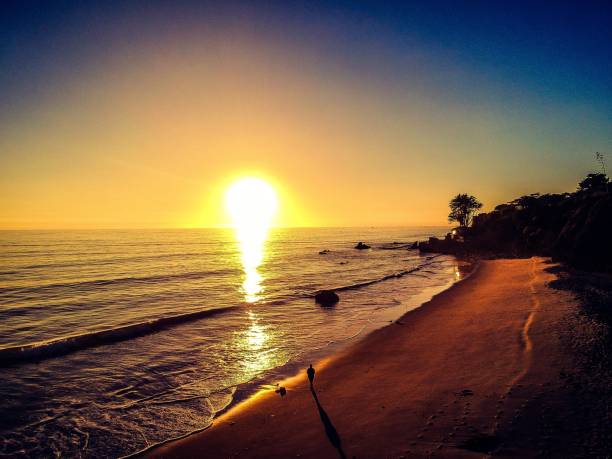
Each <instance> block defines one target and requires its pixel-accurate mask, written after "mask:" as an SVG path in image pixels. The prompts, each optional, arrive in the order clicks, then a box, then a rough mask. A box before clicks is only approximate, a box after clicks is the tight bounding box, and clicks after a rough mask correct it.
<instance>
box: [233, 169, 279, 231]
mask: <svg viewBox="0 0 612 459" xmlns="http://www.w3.org/2000/svg"><path fill="white" fill-rule="evenodd" d="M225 204H226V207H227V211H228V213H229V215H230V217H231V218H232V221H233V223H234V226H235V227H236V228H237V229H244V228H251V229H253V228H260V227H264V228H266V229H267V228H268V227H269V226H270V222H271V220H272V218H273V217H274V214H275V213H276V208H277V206H278V200H277V198H276V192H275V191H274V188H272V186H271V185H270V184H269V183H268V182H266V181H265V180H262V179H259V178H252V177H249V178H244V179H241V180H238V181H237V182H234V183H233V184H232V185H231V186H230V187H229V188H228V190H227V194H226V195H225Z"/></svg>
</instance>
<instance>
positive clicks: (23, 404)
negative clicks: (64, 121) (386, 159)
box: [0, 227, 461, 457]
mask: <svg viewBox="0 0 612 459" xmlns="http://www.w3.org/2000/svg"><path fill="white" fill-rule="evenodd" d="M445 231H446V230H445V228H441V227H432V228H423V227H420V228H318V229H313V228H308V229H306V228H301V229H298V228H294V229H272V230H270V231H269V233H268V235H267V239H266V240H265V241H263V240H262V241H258V242H255V243H254V244H253V243H252V242H253V241H251V244H250V245H249V244H248V243H247V244H245V243H244V241H242V242H240V241H237V239H236V237H235V235H234V232H233V231H232V230H231V229H184V230H182V229H181V230H178V229H177V230H124V231H119V230H112V231H111V230H92V231H2V232H0V438H1V443H0V456H1V457H121V456H125V455H129V454H132V453H134V452H137V451H140V450H142V449H145V448H148V447H150V446H152V445H155V444H157V443H159V442H163V441H166V440H168V439H172V438H176V437H180V436H182V435H186V434H188V433H190V432H194V431H197V430H201V429H204V428H206V427H207V426H209V425H210V423H211V422H212V420H213V418H214V416H215V415H216V414H218V413H220V412H222V411H223V410H226V409H227V408H228V407H230V406H232V405H233V404H235V403H237V402H239V401H240V400H243V399H244V398H245V397H248V396H249V395H251V394H253V393H254V392H255V391H257V390H259V389H262V388H272V387H274V386H273V384H274V383H275V382H278V381H279V380H281V379H282V378H284V377H287V376H291V375H293V374H295V373H296V372H298V371H302V369H303V368H304V367H305V366H307V364H308V363H311V362H316V360H317V359H321V358H323V357H325V356H327V355H330V354H331V353H333V352H336V351H337V350H339V349H341V348H342V347H344V346H346V345H348V344H350V343H351V342H354V341H355V340H357V339H359V338H360V337H362V336H364V335H365V334H367V333H368V332H370V331H372V330H374V329H376V328H380V327H382V326H385V325H387V324H389V323H390V322H391V321H393V320H395V319H397V318H399V317H400V316H401V315H402V314H404V313H405V312H407V311H409V310H411V309H414V308H417V307H419V306H420V305H421V304H423V303H424V302H425V301H427V300H429V299H430V298H431V297H432V296H433V295H435V294H436V293H439V292H440V291H442V290H444V289H446V288H448V287H449V286H450V285H452V284H453V283H454V282H456V281H457V280H458V279H459V278H460V277H461V274H460V269H459V264H458V262H457V261H456V260H455V259H454V258H453V257H451V256H445V255H435V254H427V255H420V254H419V252H418V251H417V250H414V249H410V248H409V247H410V243H412V242H413V241H415V240H422V239H426V238H427V237H428V236H432V235H437V236H439V235H441V234H443V233H444V232H445ZM359 241H364V242H365V243H366V244H368V245H370V246H371V248H370V249H367V250H356V249H355V248H354V246H355V244H356V243H357V242H359ZM321 289H335V290H336V291H337V293H338V295H339V296H340V302H339V303H338V304H337V305H335V306H333V307H321V306H320V305H318V304H316V303H315V301H314V298H313V296H314V294H315V293H316V292H317V291H319V290H321ZM289 396H290V394H289Z"/></svg>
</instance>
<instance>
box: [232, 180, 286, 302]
mask: <svg viewBox="0 0 612 459" xmlns="http://www.w3.org/2000/svg"><path fill="white" fill-rule="evenodd" d="M225 208H226V211H227V213H228V215H229V216H230V218H231V219H232V223H233V227H234V231H235V235H236V240H237V242H238V244H239V247H240V253H241V261H242V267H243V269H244V275H245V278H244V282H243V283H242V288H243V290H244V295H245V301H247V302H248V303H254V302H255V301H257V300H258V299H259V294H260V293H261V291H262V289H263V286H262V281H263V278H262V276H261V274H260V272H259V270H258V268H259V266H260V265H261V263H262V262H263V259H264V250H265V242H266V239H267V238H268V230H269V229H270V225H271V223H272V219H273V218H274V216H275V215H276V211H277V208H278V198H277V195H276V192H275V190H274V188H272V186H271V185H270V184H269V183H268V182H266V181H265V180H263V179H260V178H256V177H246V178H242V179H240V180H238V181H236V182H234V183H232V185H231V186H230V187H229V188H228V189H227V191H226V194H225Z"/></svg>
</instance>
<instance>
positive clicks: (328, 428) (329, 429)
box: [310, 386, 346, 459]
mask: <svg viewBox="0 0 612 459" xmlns="http://www.w3.org/2000/svg"><path fill="white" fill-rule="evenodd" d="M310 392H312V397H313V398H314V400H315V402H316V404H317V408H318V410H319V416H321V422H322V423H323V426H324V427H325V434H326V435H327V438H329V442H330V443H331V444H332V445H333V446H334V448H336V449H337V450H338V454H339V455H340V458H341V459H346V456H345V455H344V451H343V450H342V440H341V439H340V435H338V431H337V430H336V428H335V427H334V424H333V423H332V422H331V419H329V416H328V415H327V413H326V412H325V410H324V409H323V407H322V406H321V403H320V402H319V398H318V397H317V393H316V392H315V390H314V387H312V386H310Z"/></svg>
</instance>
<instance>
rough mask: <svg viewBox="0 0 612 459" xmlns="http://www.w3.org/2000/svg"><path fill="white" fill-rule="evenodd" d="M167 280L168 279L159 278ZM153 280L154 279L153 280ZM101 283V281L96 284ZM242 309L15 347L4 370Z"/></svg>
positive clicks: (2, 356) (2, 354)
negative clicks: (11, 366)
mask: <svg viewBox="0 0 612 459" xmlns="http://www.w3.org/2000/svg"><path fill="white" fill-rule="evenodd" d="M441 256H443V255H433V256H430V257H427V258H426V259H425V262H424V263H422V264H420V265H418V266H416V267H414V268H411V269H407V270H404V271H399V272H396V273H393V274H388V275H386V276H382V277H379V278H376V279H372V280H368V281H364V282H359V283H355V284H350V285H344V286H340V287H336V288H334V289H333V290H335V291H337V292H341V291H346V290H353V289H359V288H363V287H367V286H369V285H372V284H376V283H379V282H384V281H387V280H390V279H397V278H400V277H403V276H406V275H410V274H416V273H418V272H419V271H421V270H423V269H424V268H426V267H428V266H431V265H432V264H434V263H438V261H437V260H436V258H438V257H441ZM156 277H158V278H159V277H165V276H156ZM149 279H150V278H149ZM95 282H100V281H95ZM315 295H316V292H311V293H310V294H308V295H299V296H296V297H289V298H285V299H283V300H273V301H269V302H261V303H260V305H266V304H274V305H279V304H282V303H286V302H288V301H292V300H296V299H300V298H304V297H306V298H311V297H314V296H315ZM240 307H242V305H234V306H226V307H221V308H215V309H208V310H204V311H196V312H191V313H186V314H179V315H175V316H169V317H161V318H159V319H153V320H149V321H146V322H141V323H136V324H131V325H125V326H122V327H117V328H113V329H108V330H102V331H97V332H91V333H85V334H82V335H75V336H68V337H63V338H58V339H55V340H50V341H46V342H43V343H34V344H29V345H24V346H15V347H10V348H5V349H0V367H5V366H8V365H13V364H17V363H22V362H28V361H36V360H43V359H47V358H51V357H58V356H61V355H65V354H69V353H71V352H75V351H78V350H81V349H86V348H90V347H95V346H100V345H104V344H112V343H115V342H118V341H125V340H129V339H133V338H136V337H139V336H144V335H147V334H151V333H155V332H158V331H160V330H163V329H166V328H170V327H173V326H176V325H180V324H183V323H186V322H192V321H195V320H199V319H203V318H206V317H211V316H215V315H218V314H222V313H225V312H229V311H233V310H236V309H238V308H240Z"/></svg>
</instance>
